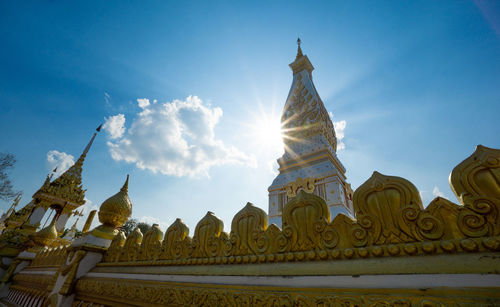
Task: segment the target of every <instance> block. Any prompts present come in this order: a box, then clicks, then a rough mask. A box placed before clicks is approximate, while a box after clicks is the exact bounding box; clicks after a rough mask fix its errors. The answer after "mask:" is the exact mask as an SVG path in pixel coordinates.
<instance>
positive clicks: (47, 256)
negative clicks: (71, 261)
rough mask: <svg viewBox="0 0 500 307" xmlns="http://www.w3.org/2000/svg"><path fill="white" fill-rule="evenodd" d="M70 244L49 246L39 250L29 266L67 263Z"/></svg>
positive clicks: (56, 265) (53, 265) (51, 265)
mask: <svg viewBox="0 0 500 307" xmlns="http://www.w3.org/2000/svg"><path fill="white" fill-rule="evenodd" d="M68 248H69V245H65V246H59V247H54V248H48V249H44V250H41V251H40V252H38V253H37V254H36V256H35V258H33V261H31V263H30V265H29V267H32V268H38V267H59V266H61V265H63V264H65V261H66V258H67V257H68Z"/></svg>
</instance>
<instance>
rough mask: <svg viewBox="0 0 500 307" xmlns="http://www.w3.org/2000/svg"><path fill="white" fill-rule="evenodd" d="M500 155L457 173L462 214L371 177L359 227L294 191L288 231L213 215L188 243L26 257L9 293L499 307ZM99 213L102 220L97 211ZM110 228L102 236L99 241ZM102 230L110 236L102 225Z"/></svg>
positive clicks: (68, 301)
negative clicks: (227, 226) (225, 224)
mask: <svg viewBox="0 0 500 307" xmlns="http://www.w3.org/2000/svg"><path fill="white" fill-rule="evenodd" d="M499 172H500V150H498V149H490V148H486V147H483V146H478V148H477V149H476V151H475V152H474V153H473V154H472V155H471V156H470V157H469V158H467V159H466V160H464V161H463V162H462V163H460V164H459V165H458V166H457V167H456V168H455V169H454V170H453V172H452V173H451V176H450V185H451V186H452V189H453V191H454V193H455V194H456V196H457V199H458V202H459V203H458V204H457V203H454V202H452V201H450V200H447V199H444V198H440V197H437V198H435V199H434V200H433V201H432V202H431V203H429V204H428V205H427V206H425V208H424V205H423V204H422V201H421V199H420V196H419V193H418V190H417V189H416V188H415V186H414V185H413V184H412V183H411V182H409V181H408V180H406V179H404V178H401V177H395V176H387V175H383V174H380V173H378V172H374V173H373V175H372V176H371V177H370V178H369V179H368V180H367V181H366V182H365V183H363V184H362V185H361V186H360V187H359V188H358V189H356V191H355V192H354V195H353V205H354V210H355V215H356V219H353V218H351V217H348V216H346V215H343V214H339V215H337V216H336V217H335V218H334V219H333V220H332V221H330V211H329V209H328V206H327V205H326V202H325V201H324V200H323V199H322V198H321V197H318V196H316V195H314V194H311V193H306V192H305V191H299V192H298V194H297V195H296V196H295V197H293V198H291V199H290V201H289V202H288V204H287V205H286V206H285V207H284V210H283V227H282V228H280V227H278V226H276V225H274V224H269V223H268V216H267V214H266V213H265V212H264V211H263V210H261V209H260V208H257V207H255V206H253V205H252V204H250V203H248V204H247V205H246V206H244V207H243V208H242V209H241V210H240V211H239V212H238V213H237V214H236V215H235V216H234V218H233V220H232V223H231V232H230V233H225V232H224V231H223V229H224V227H223V222H222V221H221V220H220V219H218V218H217V217H216V216H215V215H214V214H213V213H211V212H208V213H207V214H206V215H205V217H204V218H203V219H201V220H200V222H199V223H198V224H197V225H196V227H195V229H194V233H193V234H192V236H190V232H189V228H188V227H187V226H186V225H185V224H184V223H183V222H182V221H181V220H180V219H177V220H176V221H175V222H174V223H173V224H172V225H170V226H169V227H168V228H167V229H166V231H165V233H163V231H162V230H161V229H160V228H159V227H158V226H157V225H155V226H154V227H152V229H151V230H150V231H148V232H147V233H146V234H142V233H141V232H140V230H139V229H136V230H134V231H133V232H132V233H131V234H130V235H129V236H128V237H126V236H125V235H124V234H123V233H121V232H120V233H118V234H116V235H114V236H111V237H110V238H112V239H106V237H105V236H102V237H100V238H92V236H93V234H96V233H99V232H95V231H92V232H89V233H88V234H86V235H85V236H84V237H83V238H82V239H81V240H80V241H79V242H74V243H73V244H72V245H70V246H61V247H58V248H52V249H42V250H40V251H38V252H36V253H33V254H31V255H30V254H29V253H23V254H21V255H20V256H19V257H18V258H16V259H15V263H13V264H12V265H11V266H10V267H9V269H8V272H7V274H5V275H4V277H3V278H2V281H3V282H4V283H5V285H6V286H7V288H5V286H4V288H3V289H4V290H5V289H6V290H7V291H4V292H5V295H4V297H3V298H2V302H4V303H6V304H10V305H14V306H16V305H17V306H89V305H90V304H93V306H94V305H97V306H100V305H103V306H165V305H166V306H185V305H195V306H276V305H280V306H318V305H322V306H457V305H458V306H496V305H498V304H500V286H499V285H500V276H499V274H498V272H500V262H499V261H498V252H499V251H500V222H499V221H500V219H499V213H500V192H499V191H500V184H499V182H500V181H499V180H498V179H499V178H500V176H499ZM101 210H102V208H101ZM102 226H103V225H101V226H99V229H101V230H102V229H104V228H105V227H104V228H103V227H102ZM104 226H105V225H104Z"/></svg>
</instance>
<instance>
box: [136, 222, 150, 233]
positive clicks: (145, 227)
mask: <svg viewBox="0 0 500 307" xmlns="http://www.w3.org/2000/svg"><path fill="white" fill-rule="evenodd" d="M137 227H138V228H139V229H140V230H141V232H142V234H143V235H144V234H146V232H148V230H149V229H151V225H149V224H148V223H144V222H140V223H138V224H137Z"/></svg>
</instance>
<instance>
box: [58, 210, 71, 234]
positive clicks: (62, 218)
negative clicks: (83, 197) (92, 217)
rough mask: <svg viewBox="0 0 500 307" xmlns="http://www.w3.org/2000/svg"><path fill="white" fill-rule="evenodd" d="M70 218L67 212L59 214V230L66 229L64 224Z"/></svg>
mask: <svg viewBox="0 0 500 307" xmlns="http://www.w3.org/2000/svg"><path fill="white" fill-rule="evenodd" d="M68 219H69V214H68V213H66V212H65V213H63V214H61V215H60V216H59V218H58V219H57V221H56V229H57V232H63V231H64V226H66V222H67V221H68Z"/></svg>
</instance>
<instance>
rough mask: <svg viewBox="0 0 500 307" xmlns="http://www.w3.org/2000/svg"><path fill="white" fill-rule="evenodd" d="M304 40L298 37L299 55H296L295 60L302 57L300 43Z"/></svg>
mask: <svg viewBox="0 0 500 307" xmlns="http://www.w3.org/2000/svg"><path fill="white" fill-rule="evenodd" d="M301 42H302V41H301V40H300V37H298V38H297V56H296V57H295V61H297V59H298V58H300V57H302V56H303V54H302V49H300V43H301Z"/></svg>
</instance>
